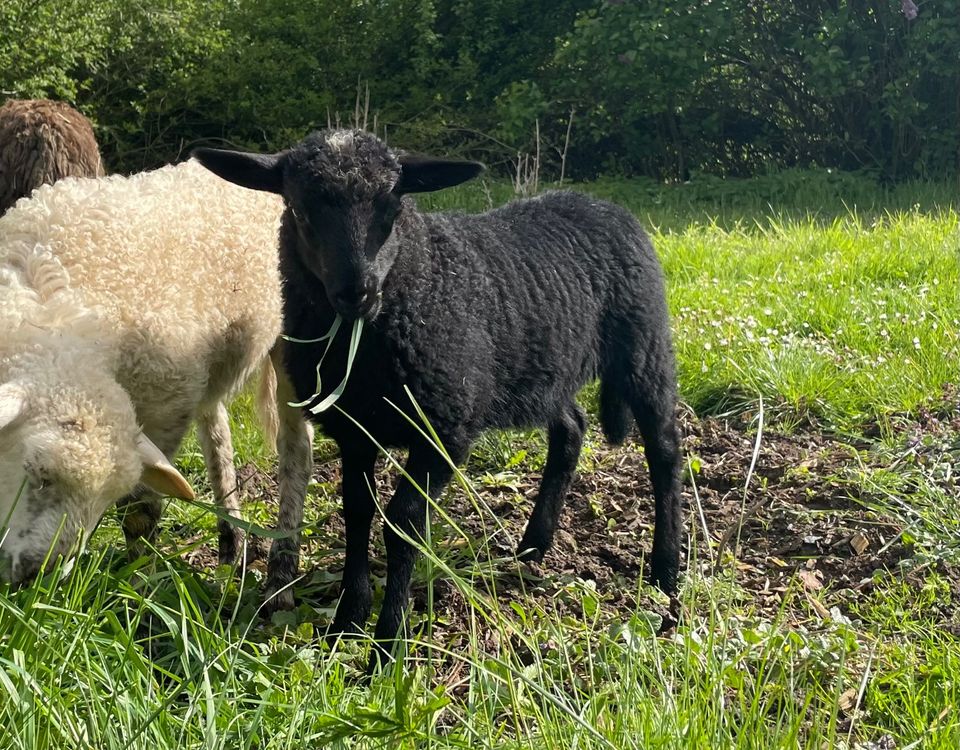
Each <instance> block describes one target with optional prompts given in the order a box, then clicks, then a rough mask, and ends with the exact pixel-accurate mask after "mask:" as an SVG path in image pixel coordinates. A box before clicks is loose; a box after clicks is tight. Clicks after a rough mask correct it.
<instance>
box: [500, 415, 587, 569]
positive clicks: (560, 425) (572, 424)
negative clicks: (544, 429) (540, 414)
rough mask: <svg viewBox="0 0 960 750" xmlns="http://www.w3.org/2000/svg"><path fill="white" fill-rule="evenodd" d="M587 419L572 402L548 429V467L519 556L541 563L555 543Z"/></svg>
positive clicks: (521, 542) (575, 469)
mask: <svg viewBox="0 0 960 750" xmlns="http://www.w3.org/2000/svg"><path fill="white" fill-rule="evenodd" d="M586 429H587V418H586V415H585V414H584V413H583V409H581V408H580V407H579V406H578V405H577V404H576V403H571V404H570V405H569V406H568V407H567V408H566V409H565V410H564V411H563V412H562V413H561V414H560V416H559V418H558V419H556V420H555V421H554V422H553V423H552V424H550V426H549V429H548V435H549V443H548V447H547V465H546V468H545V469H544V471H543V479H542V480H541V482H540V492H539V493H538V494H537V502H536V504H535V505H534V506H533V513H531V514H530V520H529V521H528V522H527V529H526V531H524V532H523V539H521V540H520V546H519V547H518V548H517V556H518V557H520V558H521V559H524V560H533V561H536V562H539V561H540V560H542V559H543V556H544V555H545V554H546V552H547V550H548V549H549V548H550V545H551V543H552V542H553V535H554V532H555V531H556V529H557V522H558V521H559V519H560V511H561V510H563V501H564V498H565V497H566V495H567V490H569V489H570V484H571V483H572V482H573V478H574V476H575V475H576V471H577V460H578V459H579V458H580V449H581V448H582V447H583V434H584V432H586Z"/></svg>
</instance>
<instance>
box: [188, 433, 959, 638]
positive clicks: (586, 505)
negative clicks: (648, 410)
mask: <svg viewBox="0 0 960 750" xmlns="http://www.w3.org/2000/svg"><path fill="white" fill-rule="evenodd" d="M925 418H926V419H934V418H936V417H931V416H928V417H925ZM682 421H683V432H684V434H685V438H684V453H685V455H686V457H687V458H688V460H689V469H690V471H689V472H688V474H689V476H688V478H687V481H686V482H685V486H684V502H685V506H686V514H687V528H688V529H693V535H694V539H695V547H694V549H688V550H686V552H687V556H688V567H690V568H694V567H695V568H697V569H698V570H699V571H700V572H701V573H703V574H711V573H714V572H716V570H717V568H718V566H719V567H723V568H724V569H726V570H729V569H730V567H731V566H736V579H737V583H738V585H739V587H740V588H741V589H742V590H743V592H744V596H745V597H746V598H747V599H749V601H750V602H751V603H752V604H753V605H754V606H756V607H758V608H759V609H760V610H761V611H763V612H767V613H769V614H770V615H773V614H775V613H776V612H778V611H780V609H781V606H782V603H783V598H784V595H785V594H786V592H787V591H788V589H790V587H794V588H798V590H799V591H801V592H803V598H804V599H806V600H807V601H808V602H809V604H810V607H811V608H812V610H813V612H814V613H816V614H818V615H820V616H821V617H823V618H824V619H827V618H829V617H830V614H829V608H831V607H833V606H840V608H841V611H842V610H845V609H846V608H847V605H848V604H849V603H850V602H851V601H852V600H853V599H855V598H856V597H860V596H862V595H864V594H865V593H866V592H868V591H869V590H870V588H871V586H872V585H873V580H874V574H875V573H876V572H877V571H883V570H891V571H895V570H897V568H898V563H899V562H900V561H901V560H903V559H905V558H908V557H910V556H911V555H912V551H911V550H910V549H909V547H908V546H907V545H906V544H905V543H904V542H903V540H902V539H901V531H902V528H901V526H900V524H899V522H898V520H897V519H895V518H893V517H887V516H884V515H880V514H878V513H877V512H876V511H874V510H871V509H869V508H868V507H867V505H865V504H862V503H861V502H860V500H861V498H859V497H858V495H857V493H858V487H857V485H856V484H855V483H854V482H852V481H850V480H849V479H848V478H846V477H848V476H849V471H848V469H849V467H850V466H851V465H852V464H853V465H855V462H858V461H860V462H869V461H871V460H876V458H875V457H873V454H871V453H868V452H867V451H866V450H865V448H866V445H865V444H864V443H862V442H860V443H857V442H856V441H853V440H851V441H846V440H844V439H841V438H837V437H830V436H827V435H824V434H823V433H821V432H818V431H814V430H812V429H811V430H808V431H804V430H800V431H796V432H794V433H792V434H789V435H787V434H780V433H777V432H776V431H771V430H766V431H764V432H763V433H762V434H761V435H760V438H759V440H758V439H757V435H756V431H755V429H754V428H753V427H752V425H751V424H750V423H749V418H748V417H743V418H740V419H737V420H722V419H713V418H710V419H703V420H698V419H696V418H695V417H693V416H692V415H689V414H685V415H683V417H682ZM902 428H903V432H904V436H905V437H904V441H905V444H906V445H908V447H909V441H910V439H911V438H910V434H911V430H914V431H915V430H921V431H922V430H924V429H927V428H929V425H926V427H925V426H924V425H923V424H919V423H910V424H905V425H903V426H902ZM592 429H596V428H595V427H592ZM958 433H960V430H958ZM591 438H592V440H591V443H592V445H593V446H594V448H593V449H592V451H590V452H589V453H588V454H585V458H584V460H583V462H582V464H581V469H582V470H581V473H580V475H579V477H578V478H577V479H576V481H575V483H574V485H573V487H572V489H571V492H570V494H569V496H568V500H567V504H566V506H565V508H564V511H563V517H562V520H561V524H560V528H559V530H558V532H557V535H556V538H555V541H554V546H553V548H552V549H551V550H550V552H549V553H548V555H547V556H546V558H545V559H544V561H543V563H542V564H541V565H538V566H532V567H531V566H523V568H522V569H521V568H518V567H517V565H516V564H515V563H509V564H508V563H507V562H506V560H507V559H508V558H510V556H511V555H512V553H513V550H514V549H515V546H516V543H517V542H518V540H519V539H520V536H521V534H522V532H523V529H524V526H525V524H526V520H527V517H528V515H529V512H530V510H531V508H532V505H533V500H534V498H535V496H536V492H537V485H538V482H539V475H526V474H524V473H514V472H504V473H503V474H502V475H496V476H492V477H491V476H490V475H487V476H477V475H475V472H473V471H472V470H471V469H468V474H469V476H470V479H471V481H473V484H474V487H475V488H476V489H477V491H478V492H479V497H480V500H481V505H482V506H484V510H482V511H481V512H480V513H478V512H477V509H476V508H475V504H474V502H473V501H471V500H470V498H469V497H468V496H467V494H466V493H465V492H463V491H462V490H459V489H455V490H452V491H450V492H448V493H447V497H446V498H445V500H444V502H443V508H444V510H445V511H446V512H447V513H448V514H449V515H450V517H451V518H453V519H454V520H455V521H456V522H457V523H458V524H459V525H460V527H461V528H462V530H463V531H464V532H465V536H466V537H467V538H469V539H471V540H472V541H473V542H474V543H475V542H476V541H477V540H482V539H488V540H489V544H488V546H487V547H486V548H485V552H484V553H482V554H481V557H485V556H486V557H490V558H493V559H494V560H495V563H494V566H495V567H496V569H497V570H499V571H501V573H502V574H503V575H501V577H500V582H499V583H498V584H497V591H496V597H497V598H498V599H499V600H500V601H501V604H502V605H503V608H505V609H507V610H508V609H509V603H510V602H512V601H517V599H518V597H519V596H521V595H522V593H523V592H526V593H527V594H530V595H532V596H534V597H538V598H539V602H540V603H541V604H542V605H543V606H549V607H553V608H559V609H561V610H566V612H567V613H568V614H570V615H572V616H575V617H579V616H582V609H581V607H580V604H579V602H578V601H576V599H575V598H569V597H568V598H564V596H562V592H563V591H564V589H565V587H567V586H568V585H569V584H570V583H571V582H572V581H577V580H579V581H586V582H591V583H588V585H590V586H595V587H596V591H597V594H598V597H599V598H600V599H601V600H602V601H603V602H604V608H605V609H606V610H608V611H610V612H612V613H614V614H616V613H617V612H622V613H623V614H624V615H628V614H630V613H632V612H634V611H635V610H636V608H637V607H638V606H640V607H642V608H643V609H646V610H651V611H656V612H658V613H660V614H661V615H662V616H663V618H664V623H665V626H666V627H669V626H670V625H671V624H672V623H673V622H674V621H675V620H674V617H675V616H676V614H677V613H676V611H675V609H674V607H673V606H672V605H667V603H666V602H665V601H664V600H663V599H662V598H660V599H658V598H657V597H656V596H655V595H653V594H652V593H650V595H649V596H648V595H646V594H641V596H643V601H640V602H638V601H637V596H638V593H637V592H638V591H643V590H642V589H641V588H640V587H639V586H638V583H637V582H638V581H639V580H640V579H641V577H642V576H643V575H645V570H644V565H645V556H646V554H647V553H648V552H649V550H650V545H651V541H652V531H653V500H652V495H651V489H650V481H649V477H648V474H647V468H646V462H645V459H644V455H643V450H642V448H641V447H640V445H639V443H638V442H628V443H627V445H625V446H622V447H619V448H611V447H609V446H606V445H605V444H604V442H603V441H602V438H601V437H600V435H599V433H593V434H592V435H591ZM394 475H395V472H390V471H387V470H386V469H382V470H381V472H380V480H379V487H380V498H381V500H383V501H385V500H386V499H387V498H389V492H390V489H391V487H392V484H393V481H394ZM240 476H241V479H242V481H243V483H244V485H245V492H246V494H247V495H248V496H252V497H255V498H259V499H261V500H266V501H267V502H270V503H273V504H274V505H275V503H276V496H277V488H276V485H275V483H274V481H273V479H272V478H271V477H269V476H267V475H264V474H262V473H260V472H258V471H256V470H254V469H251V468H249V467H244V469H243V470H242V471H241V474H240ZM315 480H316V482H317V483H318V485H317V487H318V491H319V492H320V493H321V494H326V495H327V496H329V497H330V498H331V499H332V500H335V501H336V504H338V501H339V497H338V487H339V462H338V461H336V460H332V461H326V462H323V463H321V464H319V465H318V466H317V468H316V471H315ZM307 523H308V524H309V528H308V530H307V531H306V532H305V534H304V544H305V555H304V560H305V563H304V568H305V570H306V574H305V577H304V579H303V580H302V581H301V582H300V583H298V585H297V593H298V598H299V600H300V601H301V602H305V603H307V604H309V605H310V606H311V607H312V608H314V609H316V610H318V611H320V612H323V613H324V614H332V608H333V607H334V606H335V605H336V597H337V594H338V589H339V571H340V570H341V569H342V564H343V523H342V519H341V517H340V514H339V513H338V512H330V513H329V514H328V515H327V516H326V517H324V518H309V517H308V519H307ZM442 527H443V524H442V523H439V524H437V528H436V529H435V533H436V534H437V537H436V539H437V541H436V543H437V544H438V545H443V546H446V547H447V551H448V557H450V556H451V554H452V555H453V557H452V559H454V562H455V561H456V556H455V554H454V553H456V551H457V549H463V548H464V547H465V546H466V545H465V543H464V542H463V541H462V540H459V541H458V540H455V539H450V538H449V537H450V532H449V530H444V529H443V528H442ZM373 537H374V538H373V540H372V541H373V544H372V547H371V552H372V568H373V572H374V575H376V576H380V577H382V576H383V575H384V573H385V565H384V555H383V547H382V542H381V541H380V529H379V526H375V528H374V532H373ZM259 549H260V555H261V560H260V561H259V562H257V563H254V564H255V565H258V566H261V567H262V566H263V561H262V560H263V558H265V555H263V552H264V551H265V550H264V549H263V548H262V547H261V548H259ZM194 554H197V555H198V558H197V560H196V561H192V562H194V564H201V565H202V564H204V563H205V562H207V561H205V560H204V559H203V556H202V553H200V552H196V553H194ZM467 557H469V556H467ZM215 559H216V558H215V556H212V561H213V562H215ZM718 561H719V562H718ZM473 564H474V565H475V564H476V563H475V561H474V563H473ZM465 565H466V566H467V568H469V562H467V563H465ZM510 571H513V572H512V574H511V573H510ZM464 572H467V571H466V569H465V570H464ZM941 572H942V573H944V574H945V575H946V576H947V577H948V578H949V579H951V580H956V581H958V584H957V586H956V588H957V590H958V593H960V571H955V570H951V569H945V570H944V571H941ZM648 592H649V590H648ZM434 594H435V596H436V597H437V598H436V600H435V605H434V611H435V615H436V616H435V630H434V634H435V636H436V635H438V629H439V634H440V635H443V633H444V631H446V634H447V635H448V636H449V639H447V640H448V642H451V643H452V642H455V641H456V640H457V638H456V633H457V632H460V633H464V632H466V631H468V630H469V627H468V621H467V618H468V617H469V616H470V613H469V610H468V608H467V607H466V604H465V602H464V601H463V598H462V597H461V596H460V595H459V593H457V592H456V590H455V589H454V587H453V586H451V585H445V584H444V582H442V581H441V582H439V583H438V585H437V586H436V587H435V590H434ZM413 595H414V600H415V603H416V605H417V608H418V609H419V611H423V610H424V608H425V599H426V586H425V584H423V583H422V582H421V583H417V584H415V586H414V591H413ZM958 598H960V597H958ZM942 616H943V618H944V621H945V622H946V621H952V622H956V613H955V612H952V611H944V612H943V613H942ZM318 624H320V625H321V627H322V626H323V623H318Z"/></svg>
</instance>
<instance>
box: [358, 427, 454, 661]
mask: <svg viewBox="0 0 960 750" xmlns="http://www.w3.org/2000/svg"><path fill="white" fill-rule="evenodd" d="M447 448H448V450H450V447H449V446H447ZM451 455H453V456H455V459H454V460H455V461H459V459H460V457H461V456H462V452H460V451H458V452H456V453H454V452H452V451H451ZM405 469H406V476H405V477H403V478H401V479H400V482H399V484H398V486H397V491H396V492H395V493H394V496H393V499H391V500H390V504H389V505H388V506H387V510H386V522H385V524H384V528H383V536H384V541H385V543H386V547H387V588H386V592H385V594H384V597H383V606H382V607H381V609H380V617H379V618H378V620H377V629H376V633H375V639H376V644H375V646H374V650H373V653H372V654H371V655H370V666H369V669H370V670H371V671H372V670H373V669H374V668H375V667H376V665H377V664H378V662H380V661H381V660H382V659H383V660H385V659H388V658H389V655H390V653H391V652H392V651H393V648H394V642H395V640H396V638H397V636H398V635H399V633H400V630H401V628H402V627H403V623H404V615H405V613H406V609H407V601H408V599H409V597H410V579H411V578H412V576H413V566H414V564H415V563H416V561H417V549H416V547H414V546H413V545H412V544H410V543H409V542H408V541H406V539H405V538H404V535H405V536H406V537H409V538H410V539H412V540H415V541H418V542H419V541H421V540H422V539H423V538H424V528H425V524H426V514H427V500H426V496H425V494H424V493H426V494H429V496H430V497H431V498H437V497H439V496H440V493H441V492H443V489H444V487H446V486H447V483H448V482H449V481H450V477H451V476H452V475H453V469H452V468H451V467H450V464H448V463H447V460H446V459H445V458H444V457H443V456H441V455H440V453H439V452H438V451H437V450H436V449H435V448H432V447H417V448H411V449H410V456H409V458H408V459H407V464H406V467H405Z"/></svg>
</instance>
